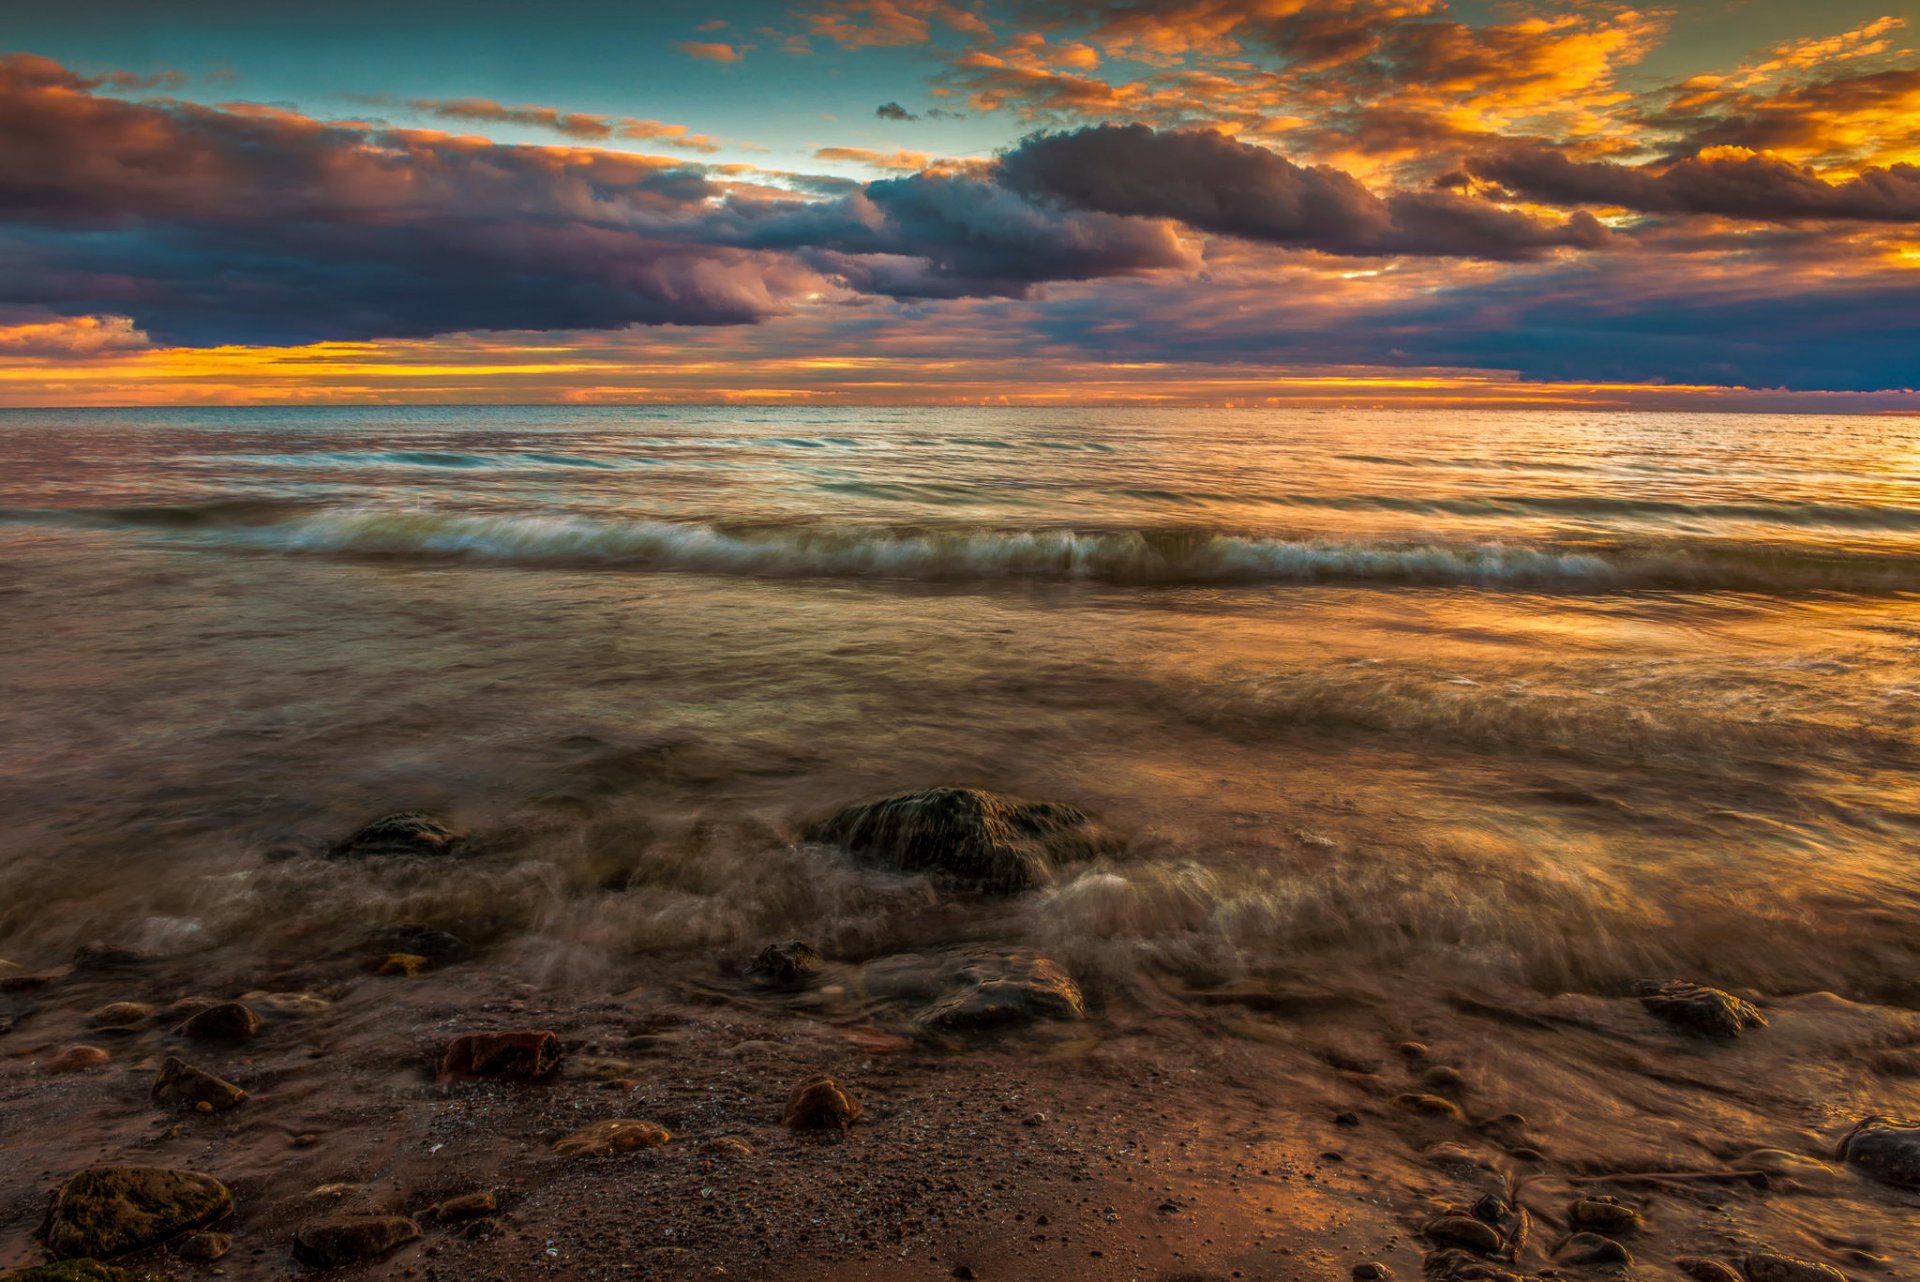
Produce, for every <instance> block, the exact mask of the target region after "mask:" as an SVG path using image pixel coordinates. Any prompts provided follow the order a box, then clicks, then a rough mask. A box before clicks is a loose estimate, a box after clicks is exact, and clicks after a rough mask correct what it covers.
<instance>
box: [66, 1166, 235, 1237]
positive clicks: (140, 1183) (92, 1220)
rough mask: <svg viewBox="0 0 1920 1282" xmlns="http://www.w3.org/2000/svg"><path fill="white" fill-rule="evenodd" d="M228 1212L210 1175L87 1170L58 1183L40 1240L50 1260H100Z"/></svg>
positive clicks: (228, 1198)
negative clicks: (62, 1182)
mask: <svg viewBox="0 0 1920 1282" xmlns="http://www.w3.org/2000/svg"><path fill="white" fill-rule="evenodd" d="M231 1214H233V1194H231V1193H229V1192H228V1191H227V1186H226V1185H224V1184H222V1183H221V1182H220V1181H219V1180H216V1179H214V1178H213V1177H212V1176H211V1175H202V1174H200V1173H199V1172H198V1171H181V1170H174V1169H171V1168H169V1167H162V1166H90V1167H88V1168H87V1169H86V1170H84V1171H81V1172H79V1173H78V1174H76V1175H74V1176H72V1177H71V1178H69V1179H68V1180H67V1182H66V1183H65V1184H62V1185H61V1186H60V1188H59V1189H58V1191H56V1192H55V1193H54V1195H53V1201H52V1203H51V1204H49V1205H48V1207H47V1217H46V1220H45V1221H44V1222H43V1223H42V1224H41V1226H40V1238H41V1240H42V1241H43V1242H45V1243H46V1246H47V1250H48V1251H49V1252H50V1253H52V1255H53V1256H54V1258H55V1259H61V1260H80V1259H96V1260H99V1259H106V1260H111V1259H113V1258H115V1257H116V1256H121V1255H126V1254H127V1253H128V1252H130V1251H138V1250H141V1249H142V1248H145V1247H149V1246H158V1245H159V1244H160V1243H162V1242H168V1241H171V1240H172V1239H174V1238H177V1237H179V1236H181V1235H182V1234H185V1233H189V1232H192V1231H194V1230H196V1229H203V1228H206V1227H207V1226H208V1225H211V1224H214V1223H217V1222H218V1221H221V1220H224V1219H226V1218H227V1217H228V1216H229V1215H231Z"/></svg>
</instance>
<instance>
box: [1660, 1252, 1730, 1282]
mask: <svg viewBox="0 0 1920 1282" xmlns="http://www.w3.org/2000/svg"><path fill="white" fill-rule="evenodd" d="M1673 1267H1675V1268H1676V1269H1679V1270H1680V1271H1681V1272H1682V1273H1684V1274H1686V1275H1687V1276H1688V1277H1690V1278H1692V1279H1693V1280H1694V1282H1740V1273H1739V1270H1737V1269H1735V1268H1734V1267H1733V1266H1732V1265H1731V1264H1722V1263H1721V1262H1720V1261H1718V1260H1709V1259H1707V1258H1705V1257H1704V1256H1698V1255H1683V1256H1681V1257H1680V1258H1679V1259H1677V1260H1675V1261H1674V1262H1673Z"/></svg>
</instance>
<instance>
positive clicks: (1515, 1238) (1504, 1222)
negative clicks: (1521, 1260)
mask: <svg viewBox="0 0 1920 1282" xmlns="http://www.w3.org/2000/svg"><path fill="white" fill-rule="evenodd" d="M1473 1218H1474V1219H1476V1220H1478V1221H1480V1222H1481V1223H1482V1224H1485V1225H1488V1226H1489V1227H1491V1228H1492V1229H1493V1230H1494V1231H1495V1232H1497V1233H1499V1235H1500V1241H1501V1243H1502V1250H1503V1251H1504V1252H1505V1253H1506V1256H1507V1258H1508V1259H1510V1260H1511V1259H1514V1258H1515V1257H1517V1256H1518V1255H1519V1254H1520V1252H1521V1251H1522V1250H1523V1249H1525V1247H1526V1245H1527V1238H1528V1236H1529V1235H1530V1234H1531V1233H1532V1232H1533V1217H1532V1216H1531V1215H1529V1214H1528V1213H1527V1208H1526V1207H1524V1206H1516V1205H1514V1204H1513V1203H1511V1202H1509V1201H1507V1200H1506V1199H1505V1198H1503V1197H1499V1196H1497V1195H1495V1194H1493V1193H1489V1194H1487V1195H1486V1196H1485V1197H1483V1198H1481V1199H1480V1200H1479V1201H1478V1202H1475V1203H1474V1204H1473Z"/></svg>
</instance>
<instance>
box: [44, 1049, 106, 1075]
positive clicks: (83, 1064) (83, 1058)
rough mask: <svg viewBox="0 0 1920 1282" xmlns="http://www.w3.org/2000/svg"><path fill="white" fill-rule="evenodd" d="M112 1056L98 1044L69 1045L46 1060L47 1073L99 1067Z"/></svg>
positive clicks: (71, 1071)
mask: <svg viewBox="0 0 1920 1282" xmlns="http://www.w3.org/2000/svg"><path fill="white" fill-rule="evenodd" d="M112 1058H113V1056H111V1055H109V1054H107V1053H106V1052H105V1051H103V1050H101V1049H100V1048H99V1047H98V1046H69V1047H67V1048H66V1049H65V1050H63V1051H61V1052H60V1053H59V1054H58V1055H55V1056H54V1057H53V1058H52V1059H50V1060H48V1061H47V1071H48V1072H49V1073H79V1072H83V1071H85V1070H86V1069H89V1068H99V1067H100V1066H101V1065H102V1064H105V1063H106V1062H107V1061H109V1060H111V1059H112Z"/></svg>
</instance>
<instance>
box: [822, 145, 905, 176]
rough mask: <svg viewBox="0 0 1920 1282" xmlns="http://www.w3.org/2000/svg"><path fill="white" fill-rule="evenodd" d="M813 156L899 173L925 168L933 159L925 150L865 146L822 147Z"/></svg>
mask: <svg viewBox="0 0 1920 1282" xmlns="http://www.w3.org/2000/svg"><path fill="white" fill-rule="evenodd" d="M813 158H814V159H815V160H826V161H832V162H835V163H839V164H847V165H864V166H866V167H867V168H868V169H883V170H890V171H894V172H899V173H911V172H913V171H915V170H920V169H925V168H926V167H927V165H928V163H929V162H930V161H931V159H932V157H930V156H928V155H927V153H926V152H924V151H869V150H868V149H867V148H865V147H822V148H820V149H819V150H818V151H816V152H814V153H813Z"/></svg>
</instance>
